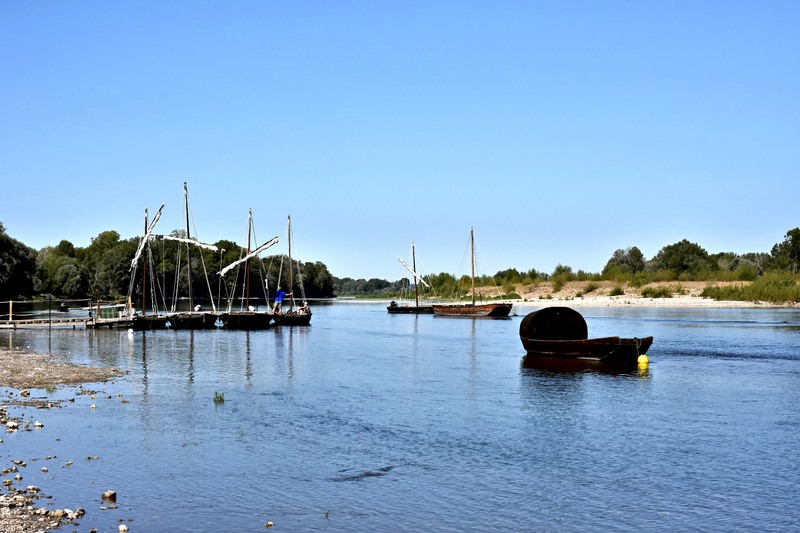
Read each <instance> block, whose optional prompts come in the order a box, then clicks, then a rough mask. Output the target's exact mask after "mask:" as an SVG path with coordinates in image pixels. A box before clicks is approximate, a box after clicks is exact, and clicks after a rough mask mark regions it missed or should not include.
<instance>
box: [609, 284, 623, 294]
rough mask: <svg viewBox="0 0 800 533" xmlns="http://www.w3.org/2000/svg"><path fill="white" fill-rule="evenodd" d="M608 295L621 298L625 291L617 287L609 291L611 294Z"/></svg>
mask: <svg viewBox="0 0 800 533" xmlns="http://www.w3.org/2000/svg"><path fill="white" fill-rule="evenodd" d="M608 294H609V295H610V296H622V295H623V294H625V289H623V288H622V287H620V286H619V285H617V286H616V287H614V288H613V289H611V292H609V293H608Z"/></svg>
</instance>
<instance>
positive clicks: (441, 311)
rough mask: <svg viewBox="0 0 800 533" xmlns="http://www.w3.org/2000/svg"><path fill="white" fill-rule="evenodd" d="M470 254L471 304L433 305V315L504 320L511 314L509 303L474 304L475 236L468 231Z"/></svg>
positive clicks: (471, 231)
mask: <svg viewBox="0 0 800 533" xmlns="http://www.w3.org/2000/svg"><path fill="white" fill-rule="evenodd" d="M469 242H470V254H471V256H472V303H463V304H462V303H450V304H434V305H433V314H435V315H439V316H451V317H467V318H505V317H507V316H508V315H509V314H510V313H511V307H512V306H513V304H511V303H509V302H490V303H476V299H475V234H474V232H473V230H472V228H470V230H469Z"/></svg>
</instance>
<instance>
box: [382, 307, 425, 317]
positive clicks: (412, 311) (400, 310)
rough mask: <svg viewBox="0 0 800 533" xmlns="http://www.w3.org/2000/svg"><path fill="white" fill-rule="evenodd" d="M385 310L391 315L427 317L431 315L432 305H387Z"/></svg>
mask: <svg viewBox="0 0 800 533" xmlns="http://www.w3.org/2000/svg"><path fill="white" fill-rule="evenodd" d="M386 310H387V311H388V312H389V314H391V315H429V314H432V313H433V306H432V305H389V306H387V307H386Z"/></svg>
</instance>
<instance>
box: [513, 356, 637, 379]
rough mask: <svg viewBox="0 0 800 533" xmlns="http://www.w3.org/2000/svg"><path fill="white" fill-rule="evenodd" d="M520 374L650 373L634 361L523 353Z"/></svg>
mask: <svg viewBox="0 0 800 533" xmlns="http://www.w3.org/2000/svg"><path fill="white" fill-rule="evenodd" d="M520 366H521V372H522V374H523V375H524V374H526V373H531V372H538V373H554V374H563V373H567V374H580V373H585V372H590V373H592V372H593V373H597V374H612V375H630V376H638V377H647V376H649V373H650V366H649V365H647V364H644V365H641V364H638V363H636V362H632V363H629V362H623V363H607V362H603V361H592V360H587V359H567V358H564V357H543V356H539V355H529V354H525V355H524V356H522V359H521V360H520Z"/></svg>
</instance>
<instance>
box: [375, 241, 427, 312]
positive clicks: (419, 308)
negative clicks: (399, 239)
mask: <svg viewBox="0 0 800 533" xmlns="http://www.w3.org/2000/svg"><path fill="white" fill-rule="evenodd" d="M397 260H398V261H400V263H401V264H402V265H403V266H404V267H406V270H408V271H409V272H411V275H412V276H414V305H402V304H398V303H397V302H395V301H392V302H391V303H390V304H389V305H388V306H387V307H386V310H387V311H388V312H389V313H390V314H393V315H397V314H405V315H420V314H429V313H433V306H432V305H419V284H420V283H422V284H423V285H424V286H426V287H428V288H430V285H428V283H427V282H426V281H425V280H424V279H422V276H420V275H419V274H417V255H416V252H415V250H414V241H411V264H412V266H408V264H406V262H405V261H403V259H402V258H400V257H398V258H397Z"/></svg>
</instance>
